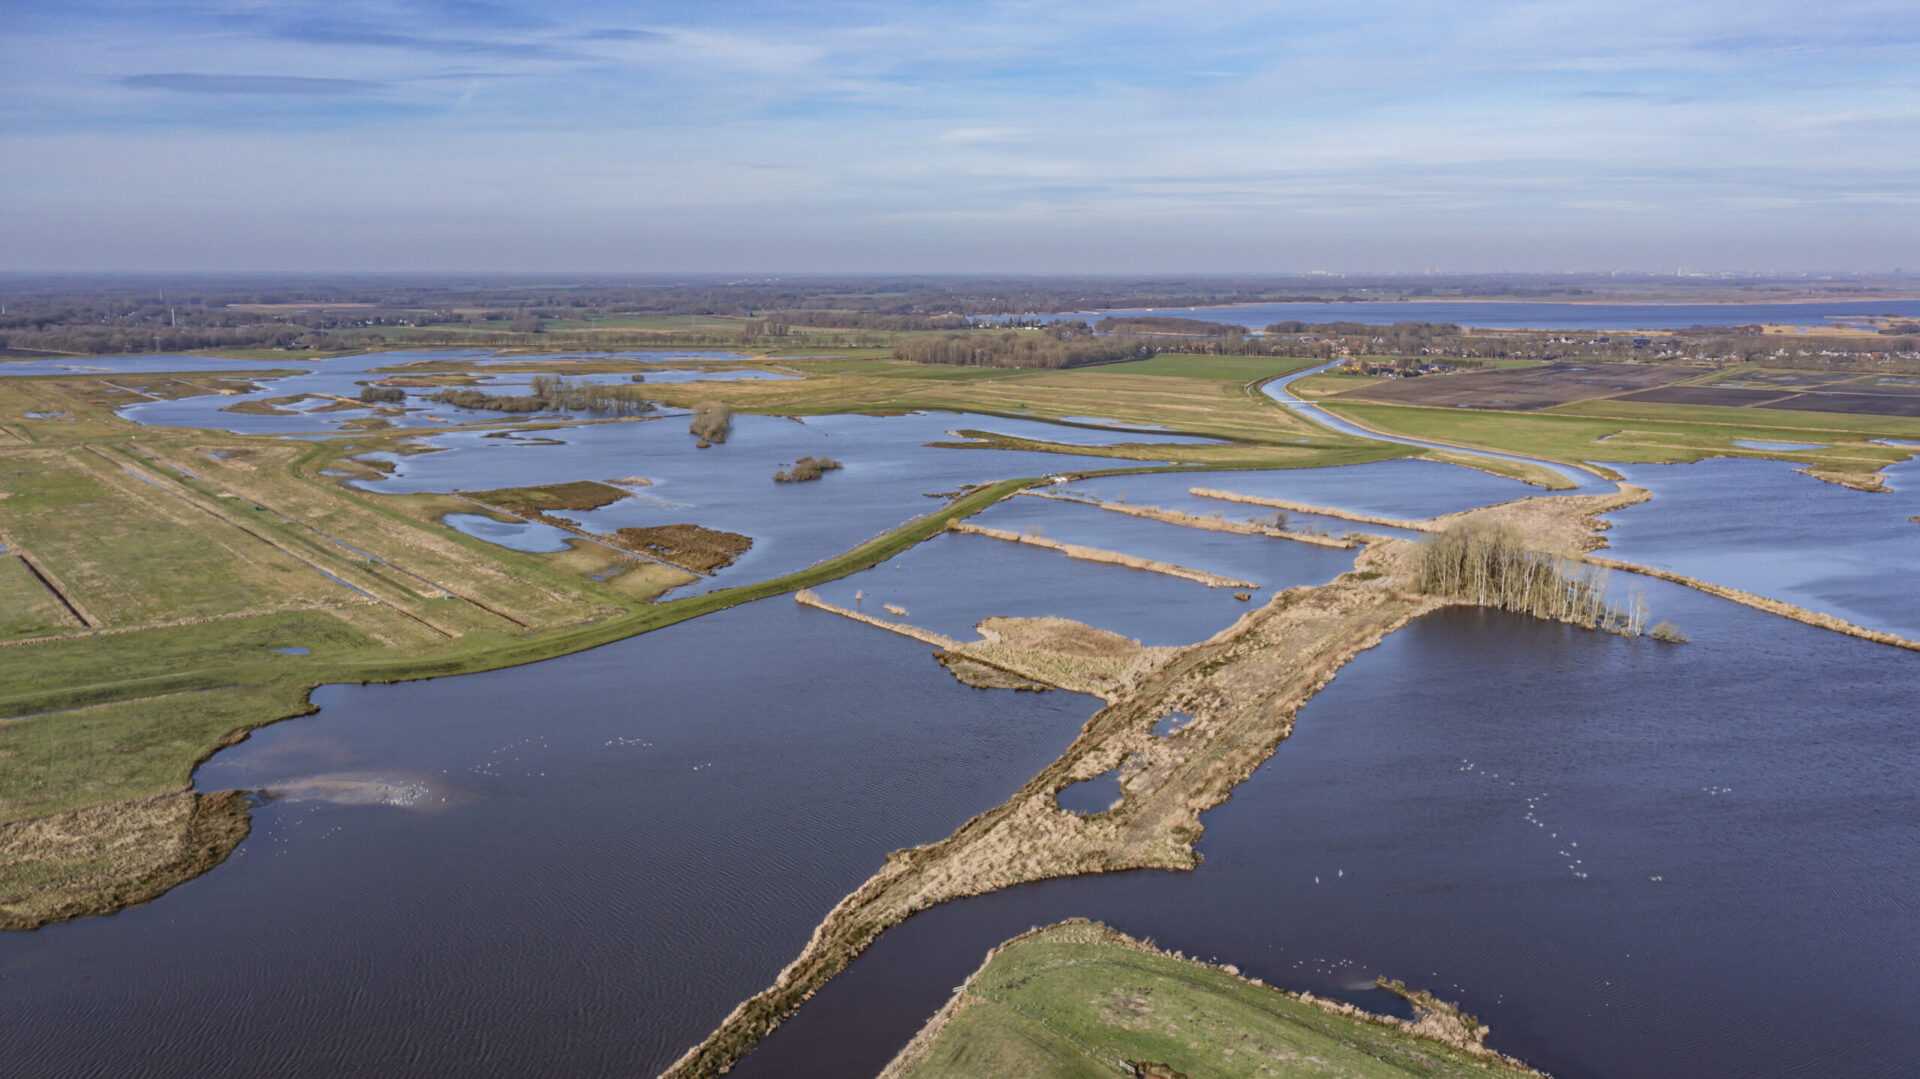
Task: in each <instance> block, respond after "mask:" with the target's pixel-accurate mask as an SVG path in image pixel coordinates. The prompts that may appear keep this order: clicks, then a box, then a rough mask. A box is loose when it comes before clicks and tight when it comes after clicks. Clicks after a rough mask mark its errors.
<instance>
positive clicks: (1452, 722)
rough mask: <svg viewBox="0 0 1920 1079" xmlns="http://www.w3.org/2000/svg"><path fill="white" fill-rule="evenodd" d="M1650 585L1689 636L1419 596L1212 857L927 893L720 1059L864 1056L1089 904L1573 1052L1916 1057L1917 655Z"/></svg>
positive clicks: (1683, 1060)
mask: <svg viewBox="0 0 1920 1079" xmlns="http://www.w3.org/2000/svg"><path fill="white" fill-rule="evenodd" d="M1649 602H1650V603H1651V605H1652V606H1653V609H1654V613H1655V616H1656V617H1665V618H1671V619H1672V620H1674V621H1675V622H1676V623H1678V624H1679V625H1680V626H1681V627H1682V629H1684V630H1685V631H1686V632H1687V633H1689V634H1690V635H1691V636H1692V637H1693V643H1691V644H1686V645H1679V646H1670V645H1660V644H1657V643H1655V642H1652V641H1649V640H1644V639H1642V640H1638V641H1628V640H1624V639H1622V638H1620V637H1616V636H1611V635H1608V634H1603V633H1597V632H1593V631H1587V630H1580V629H1575V628H1572V627H1566V626H1561V625H1558V624H1553V623H1545V622H1538V621H1534V620H1532V619H1528V618H1524V617H1521V616H1517V615H1508V614H1503V613H1500V612H1491V611H1481V610H1464V609H1462V610H1453V611H1447V612H1442V613H1440V614H1437V615H1433V616H1430V617H1428V618H1425V619H1423V620H1421V621H1419V622H1416V623H1415V624H1414V625H1412V626H1411V627H1409V628H1407V629H1404V630H1402V631H1400V632H1399V633H1396V634H1393V635H1392V636H1389V637H1388V638H1387V639H1386V641H1385V642H1384V643H1383V644H1381V645H1380V646H1379V647H1378V648H1376V649H1374V650H1372V651H1370V652H1367V653H1363V654H1362V655H1361V656H1360V657H1358V658H1357V659H1356V660H1355V661H1354V662H1353V663H1352V664H1350V665H1349V666H1348V667H1347V668H1346V669H1345V670H1343V671H1342V672H1341V673H1340V674H1339V675H1338V676H1337V677H1336V678H1335V679H1334V681H1333V682H1332V683H1331V685H1330V686H1329V687H1328V688H1327V689H1325V690H1323V691H1322V692H1321V694H1320V695H1319V696H1318V697H1316V698H1315V699H1314V700H1313V701H1312V702H1310V703H1309V704H1308V705H1307V707H1306V708H1305V709H1303V710H1302V713H1301V716H1300V719H1299V723H1298V726H1297V727H1296V729H1295V732H1294V734H1293V736H1292V737H1291V738H1290V739H1288V740H1287V741H1286V742H1285V743H1283V744H1282V746H1281V747H1280V749H1279V751H1278V753H1277V754H1276V755H1275V756H1274V757H1273V758H1272V759H1271V760H1270V761H1269V763H1268V764H1267V765H1266V766H1264V767H1262V768H1261V769H1260V770H1259V771H1257V772H1256V773H1255V774H1254V776H1253V777H1252V778H1251V779H1249V780H1248V781H1247V782H1246V783H1244V784H1243V785H1242V786H1241V787H1240V788H1238V789H1237V790H1236V791H1235V793H1234V796H1233V798H1232V799H1231V800H1230V801H1228V802H1227V803H1226V804H1224V805H1223V806H1221V807H1219V808H1217V809H1214V810H1212V811H1210V812H1208V813H1207V814H1205V815H1204V816H1203V817H1202V823H1203V824H1204V825H1205V826H1206V834H1205V836H1204V837H1203V839H1202V841H1201V844H1200V850H1201V852H1202V854H1203V855H1204V857H1205V860H1204V862H1203V863H1202V865H1201V867H1200V868H1199V869H1198V870H1197V871H1195V872H1193V873H1190V874H1182V873H1165V872H1136V873H1123V874H1109V875H1104V876H1098V877H1088V878H1080V879H1069V880H1056V881H1047V882H1042V883H1040V884H1035V885H1027V886H1022V887H1019V888H1014V889H1010V890H1007V891H1004V892H1000V893H995V894H992V895H988V896H983V897H979V898H975V899H968V900H962V901H960V902H957V903H951V904H948V905H946V906H943V907H939V908H936V909H934V910H931V911H928V912H926V913H923V914H920V915H917V916H916V917H914V918H913V919H912V920H910V921H908V922H907V923H905V924H904V925H901V926H899V927H896V928H894V929H891V930H889V931H887V933H886V934H884V935H883V936H882V937H881V938H880V939H879V941H877V942H876V943H875V944H874V945H873V946H872V947H871V948H869V949H868V950H867V951H866V952H865V953H864V954H863V955H862V956H861V957H860V958H858V959H856V960H855V961H854V963H853V965H852V966H851V967H850V968H849V969H848V970H847V971H846V972H845V973H843V974H842V975H840V977H839V978H837V979H836V980H835V981H834V982H832V983H830V984H829V985H828V986H827V988H826V989H825V990H823V991H822V992H821V993H820V994H819V995H818V996H816V997H815V998H814V999H813V1000H812V1001H811V1002H809V1003H808V1004H807V1005H806V1006H804V1007H803V1008H802V1009H801V1011H800V1012H799V1013H798V1015H797V1016H796V1017H795V1018H794V1019H793V1020H791V1021H789V1023H788V1024H787V1025H786V1026H785V1027H783V1028H781V1029H780V1030H778V1031H776V1032H775V1033H774V1034H773V1035H772V1036H771V1037H770V1038H769V1039H767V1040H766V1042H765V1043H763V1045H762V1047H761V1048H760V1049H759V1050H757V1051H756V1052H755V1053H754V1054H752V1055H750V1056H749V1057H748V1058H747V1059H746V1061H745V1062H744V1064H743V1066H741V1067H739V1068H736V1069H735V1071H734V1073H733V1074H734V1075H736V1076H748V1077H759V1076H782V1077H787V1079H811V1077H820V1079H825V1077H829V1076H831V1077H839V1076H846V1075H871V1074H874V1073H875V1072H876V1071H878V1070H879V1068H880V1066H881V1065H882V1064H883V1063H884V1062H885V1061H886V1060H887V1059H888V1058H889V1057H890V1056H891V1055H892V1054H893V1053H894V1052H895V1051H896V1050H897V1049H898V1048H899V1046H901V1045H903V1044H904V1043H905V1042H906V1040H907V1039H908V1038H909V1037H911V1036H912V1034H913V1032H914V1031H915V1030H917V1029H918V1028H919V1027H920V1025H921V1024H922V1023H924V1022H925V1021H926V1019H927V1018H928V1017H929V1016H931V1015H932V1014H933V1012H934V1010H935V1009H937V1008H938V1007H939V1006H940V1005H941V1004H942V1003H943V1002H944V1001H945V1000H946V999H947V997H948V994H949V992H950V990H951V987H953V986H955V985H958V984H959V983H960V982H961V981H962V980H963V979H964V978H965V977H966V976H967V975H968V974H969V973H971V972H972V971H973V970H974V968H976V967H977V966H978V965H979V963H980V961H981V958H982V956H984V955H985V953H986V951H987V949H988V948H990V947H991V946H993V945H994V944H997V943H999V942H1000V941H1002V940H1004V939H1006V938H1008V937H1010V936H1013V935H1015V934H1017V933H1020V932H1023V931H1025V930H1026V929H1028V928H1029V927H1031V926H1035V925H1044V924H1047V923H1050V922H1053V921H1057V920H1059V919H1062V918H1067V917H1091V918H1095V919H1099V920H1103V921H1106V922H1108V923H1109V924H1111V925H1113V926H1115V927H1117V928H1119V929H1122V930H1124V931H1126V932H1128V933H1132V934H1134V935H1137V936H1148V937H1151V938H1153V939H1154V940H1156V941H1157V942H1158V943H1159V944H1160V945H1161V946H1162V947H1165V948H1169V949H1180V950H1182V951H1185V952H1186V953H1187V954H1190V955H1199V956H1202V957H1210V958H1212V957H1217V958H1218V959H1219V960H1220V961H1221V962H1231V963H1235V964H1237V965H1239V966H1240V967H1241V968H1242V970H1244V971H1245V972H1246V973H1247V974H1249V975H1251V976H1254V977H1259V978H1262V979H1264V980H1266V981H1268V982H1270V983H1273V984H1277V985H1281V986H1283V987H1288V988H1295V989H1310V990H1312V991H1314V992H1316V993H1322V994H1326V995H1331V996H1338V997H1341V998H1344V999H1348V1000H1352V1001H1354V1002H1356V1003H1359V1004H1362V1005H1363V1006H1366V1007H1369V1008H1372V1009H1375V1010H1380V1011H1393V1010H1396V1008H1397V1005H1396V1003H1395V1002H1394V1001H1393V1000H1392V999H1391V998H1388V997H1386V996H1385V994H1382V993H1380V992H1377V991H1370V990H1369V988H1368V987H1369V986H1370V985H1371V983H1372V980H1373V978H1374V976H1375V975H1376V974H1384V975H1387V976H1389V977H1395V978H1403V979H1405V980H1406V981H1407V982H1408V984H1410V985H1413V986H1416V987H1423V988H1428V989H1432V990H1434V991H1435V992H1437V993H1439V994H1440V995H1441V996H1442V997H1443V998H1446V999H1451V1000H1457V1001H1459V1002H1460V1003H1461V1004H1462V1005H1463V1006H1464V1007H1465V1008H1466V1009H1467V1010H1468V1011H1469V1012H1472V1013H1473V1014H1475V1015H1478V1016H1480V1017H1481V1018H1482V1019H1484V1020H1486V1021H1488V1022H1489V1023H1490V1024H1491V1026H1492V1028H1493V1039H1492V1042H1493V1044H1494V1045H1495V1046H1496V1047H1497V1048H1500V1049H1502V1050H1504V1051H1506V1052H1510V1053H1515V1054H1517V1055H1519V1056H1521V1057H1523V1058H1524V1059H1526V1060H1528V1061H1529V1062H1530V1063H1533V1064H1535V1065H1537V1066H1540V1067H1543V1068H1545V1069H1547V1070H1549V1071H1550V1072H1552V1073H1553V1074H1554V1075H1557V1076H1560V1077H1562V1079H1586V1077H1595V1079H1598V1077H1621V1079H1667V1077H1671V1079H1694V1077H1699V1076H1742V1077H1743V1079H1774V1077H1779V1079H1786V1077H1790V1076H1805V1075H1846V1076H1850V1077H1884V1079H1894V1077H1903V1076H1908V1075H1911V1074H1912V1057H1911V1045H1912V1044H1913V1041H1914V1038H1915V1036H1916V1035H1920V1019H1916V1018H1915V1016H1914V1014H1913V1011H1912V1008H1911V1007H1910V1003H1909V999H1908V998H1909V996H1910V990H1911V986H1912V977H1913V975H1912V972H1913V970H1914V969H1915V965H1916V963H1920V934H1916V933H1914V931H1913V930H1914V926H1915V925H1916V924H1920V899H1916V898H1915V897H1916V896H1920V832H1916V831H1915V829H1914V827H1913V822H1914V821H1915V820H1916V819H1917V818H1920V793H1916V792H1917V791H1920V786H1917V785H1916V783H1915V779H1916V776H1915V770H1916V767H1920V766H1917V765H1916V762H1920V727H1916V726H1915V725H1914V724H1913V723H1912V722H1911V717H1912V711H1913V702H1914V700H1915V699H1916V695H1917V694H1920V657H1915V656H1914V655H1913V654H1912V653H1909V652H1905V651H1902V650H1899V649H1894V648H1889V647H1886V646H1884V645H1876V644H1872V643H1869V642H1866V641H1861V640H1857V639H1854V638H1849V637H1845V636H1842V635H1840V634H1835V633H1831V632H1828V631H1823V630H1819V629H1815V628H1813V627H1811V626H1806V625H1802V624H1800V623H1797V622H1792V621H1788V620H1786V619H1781V618H1776V617H1773V616H1770V615H1766V614H1763V613H1761V612H1758V611H1753V610H1750V609H1748V608H1744V607H1739V606H1736V605H1733V604H1730V603H1726V602H1723V601H1720V600H1716V599H1713V598H1711V597H1707V596H1703V595H1701V594H1699V593H1695V592H1692V591H1689V590H1687V589H1683V588H1680V587H1678V586H1674V585H1668V584H1665V583H1664V582H1657V581H1656V582H1652V586H1651V587H1650V589H1649Z"/></svg>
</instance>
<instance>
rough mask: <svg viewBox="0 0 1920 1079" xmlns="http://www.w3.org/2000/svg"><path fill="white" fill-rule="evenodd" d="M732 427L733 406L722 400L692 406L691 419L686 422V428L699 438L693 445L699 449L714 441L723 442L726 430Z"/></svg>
mask: <svg viewBox="0 0 1920 1079" xmlns="http://www.w3.org/2000/svg"><path fill="white" fill-rule="evenodd" d="M732 427H733V406H732V405H729V404H727V403H726V402H724V401H708V402H705V403H704V404H698V405H695V406H693V420H692V422H690V423H688V424H687V430H688V431H690V432H692V434H693V436H694V437H695V438H697V439H699V441H698V442H695V443H694V445H695V446H698V447H699V448H701V449H703V450H704V449H706V448H707V447H709V446H711V445H713V444H714V443H715V442H725V441H726V440H727V432H728V431H729V430H731V429H732Z"/></svg>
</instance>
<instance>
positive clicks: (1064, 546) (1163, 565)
mask: <svg viewBox="0 0 1920 1079" xmlns="http://www.w3.org/2000/svg"><path fill="white" fill-rule="evenodd" d="M947 528H948V529H949V530H951V531H954V532H961V533H965V534H966V535H969V536H985V537H987V538H988V539H997V540H1005V541H1006V542H1008V543H1024V544H1026V545H1028V546H1029V547H1041V548H1045V549H1046V550H1049V551H1059V552H1060V553H1061V554H1063V555H1066V556H1067V557H1068V558H1078V559H1080V560H1081V561H1083V562H1104V563H1106V564H1108V565H1113V566H1126V567H1128V568H1130V569H1141V570H1146V571H1147V572H1149V573H1160V574H1164V575H1166V576H1168V577H1178V578H1180V579H1182V580H1187V581H1196V582H1198V583H1200V584H1203V585H1206V586H1207V587H1208V588H1258V587H1260V586H1259V584H1257V583H1255V582H1253V581H1241V580H1236V579H1234V578H1232V577H1222V576H1220V575H1219V574H1217V573H1208V572H1207V571H1206V570H1200V569H1188V568H1187V567H1185V566H1176V565H1174V564H1173V563H1171V562H1159V561H1155V560H1153V559H1149V558H1140V557H1138V556H1135V555H1130V554H1122V553H1120V552H1118V551H1106V550H1101V549H1100V548H1098V547H1083V546H1081V545H1080V544H1077V543H1061V542H1060V541H1059V540H1051V539H1048V538H1046V537H1045V536H1038V535H1022V534H1021V533H1019V532H1009V531H1007V530H1005V529H1000V528H987V527H985V526H984V525H977V524H974V523H973V522H972V521H955V522H953V523H952V524H950V525H948V526H947Z"/></svg>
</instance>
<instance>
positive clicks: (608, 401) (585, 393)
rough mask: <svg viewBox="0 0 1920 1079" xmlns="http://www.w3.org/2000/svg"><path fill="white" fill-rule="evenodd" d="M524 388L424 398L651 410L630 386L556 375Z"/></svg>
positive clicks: (482, 405)
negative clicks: (519, 391)
mask: <svg viewBox="0 0 1920 1079" xmlns="http://www.w3.org/2000/svg"><path fill="white" fill-rule="evenodd" d="M368 389H369V390H371V389H373V387H368ZM528 389H529V390H531V391H532V392H530V393H526V394H497V393H488V392H487V391H485V390H480V389H474V388H472V387H470V386H464V387H448V388H447V389H444V390H440V391H439V392H437V393H434V394H433V395H432V396H431V397H430V398H428V399H429V400H432V401H438V402H440V403H441V404H448V405H452V406H454V407H455V408H470V409H476V410H484V411H488V412H549V411H552V412H605V413H611V414H613V415H616V416H631V415H636V414H638V413H642V412H652V411H653V410H654V407H655V406H654V403H653V402H652V401H649V400H647V399H646V398H645V397H643V396H642V394H644V393H645V392H646V390H645V388H644V387H641V386H634V385H606V384H602V383H597V382H586V381H577V380H574V379H569V378H564V377H561V376H559V375H535V376H533V380H532V382H531V384H530V385H529V386H528ZM360 396H361V399H362V400H366V399H367V394H366V391H362V392H361V395H360Z"/></svg>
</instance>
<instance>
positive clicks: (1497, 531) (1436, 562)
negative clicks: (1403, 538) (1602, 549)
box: [1413, 522, 1647, 637]
mask: <svg viewBox="0 0 1920 1079" xmlns="http://www.w3.org/2000/svg"><path fill="white" fill-rule="evenodd" d="M1413 572H1414V580H1415V582H1416V584H1417V585H1418V587H1419V588H1420V590H1421V591H1423V592H1427V593H1429V594H1432V595H1439V596H1458V597H1461V598H1462V599H1465V600H1467V601H1468V602H1470V603H1477V604H1480V605H1482V606H1486V607H1498V608H1500V609H1501V610H1503V611H1514V612H1516V613H1519V614H1530V615H1533V616H1534V617H1536V618H1551V619H1554V620H1556V621H1561V622H1572V623H1573V624H1575V625H1579V626H1587V627H1589V628H1592V629H1605V630H1609V631H1612V632H1614V633H1619V634H1622V635H1624V636H1628V637H1637V636H1639V635H1640V631H1641V627H1642V626H1643V625H1645V623H1646V617H1647V611H1646V603H1645V601H1644V600H1643V599H1642V598H1641V597H1640V596H1638V595H1637V594H1636V595H1635V597H1634V600H1633V603H1632V604H1631V605H1630V606H1629V607H1627V608H1625V609H1622V608H1619V607H1616V606H1613V605H1612V604H1610V603H1608V602H1607V580H1608V573H1607V571H1606V570H1605V569H1603V568H1601V567H1599V566H1594V565H1590V564H1588V563H1586V562H1582V561H1579V560H1578V559H1572V558H1563V557H1560V556H1557V555H1549V554H1543V553H1541V552H1539V551H1535V550H1530V549H1528V548H1527V547H1526V546H1525V545H1524V544H1522V543H1521V542H1520V537H1519V535H1518V533H1516V532H1515V531H1514V530H1513V529H1511V528H1508V527H1503V526H1496V525H1488V524H1483V523H1478V522H1469V523H1465V524H1459V525H1455V526H1454V527H1452V528H1450V529H1448V530H1447V531H1445V532H1443V533H1441V534H1439V535H1437V536H1433V537H1431V538H1430V539H1428V540H1427V541H1426V542H1424V543H1422V544H1421V545H1420V550H1419V554H1418V555H1416V556H1415V558H1414V563H1413Z"/></svg>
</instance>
